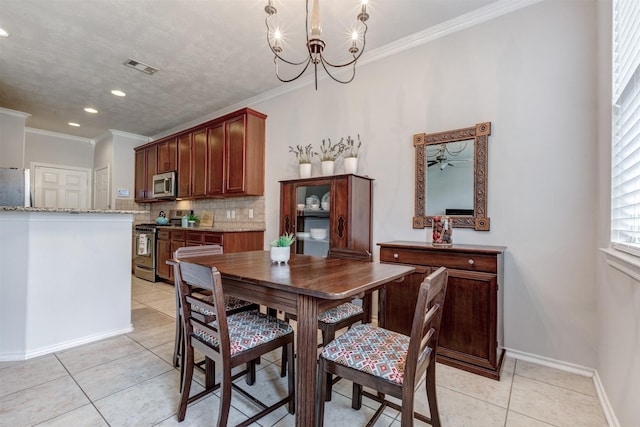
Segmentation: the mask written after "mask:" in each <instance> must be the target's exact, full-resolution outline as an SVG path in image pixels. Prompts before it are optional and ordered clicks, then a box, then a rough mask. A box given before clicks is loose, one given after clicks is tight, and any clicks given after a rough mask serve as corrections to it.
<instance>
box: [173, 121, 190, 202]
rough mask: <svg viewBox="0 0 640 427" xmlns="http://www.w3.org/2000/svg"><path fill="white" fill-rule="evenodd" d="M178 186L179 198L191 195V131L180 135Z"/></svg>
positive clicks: (177, 193) (177, 194)
mask: <svg viewBox="0 0 640 427" xmlns="http://www.w3.org/2000/svg"><path fill="white" fill-rule="evenodd" d="M177 139H178V173H177V178H176V179H177V181H178V188H177V189H176V196H177V197H179V198H185V197H189V196H190V195H191V132H189V133H186V134H183V135H180V136H178V138H177Z"/></svg>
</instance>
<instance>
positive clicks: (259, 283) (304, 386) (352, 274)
mask: <svg viewBox="0 0 640 427" xmlns="http://www.w3.org/2000/svg"><path fill="white" fill-rule="evenodd" d="M189 262H192V263H195V264H199V265H204V266H207V267H215V268H216V269H217V270H218V271H219V272H220V275H221V276H222V286H223V290H224V293H225V295H231V296H235V297H238V298H242V299H244V300H247V301H251V302H255V303H258V304H261V305H263V306H266V307H268V308H269V309H273V310H280V311H284V312H287V313H291V314H295V315H296V316H297V343H296V365H297V368H296V399H295V404H296V406H295V408H296V414H295V422H296V425H297V426H305V427H307V426H313V425H315V423H316V420H315V417H316V406H315V405H316V399H315V397H316V383H317V373H316V372H317V348H318V332H317V329H318V313H321V312H322V311H324V310H327V309H329V308H332V307H335V306H337V305H339V304H341V303H343V302H345V301H349V300H352V299H354V298H356V297H359V296H363V295H365V294H367V293H370V292H373V291H375V290H378V289H384V285H385V284H386V283H389V282H392V281H400V280H402V279H403V278H404V277H405V276H406V275H407V274H410V273H412V272H413V271H414V270H415V268H414V267H411V266H404V265H395V264H381V263H374V262H368V261H361V260H354V259H332V258H324V257H319V256H309V255H300V254H291V257H290V259H289V261H288V262H287V263H274V262H272V261H271V257H270V253H269V251H251V252H237V253H225V254H221V255H207V256H200V257H192V258H191V257H190V258H189Z"/></svg>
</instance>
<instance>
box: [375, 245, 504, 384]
mask: <svg viewBox="0 0 640 427" xmlns="http://www.w3.org/2000/svg"><path fill="white" fill-rule="evenodd" d="M378 245H379V246H380V262H383V263H393V264H406V265H412V266H415V267H416V271H415V273H413V274H412V275H410V276H408V277H407V278H405V280H404V281H403V282H400V283H391V284H388V285H387V288H386V292H385V294H384V296H383V298H384V300H383V301H381V302H382V304H381V306H382V311H381V313H380V317H381V321H382V322H384V325H385V327H387V328H389V329H391V330H394V331H397V332H400V333H403V334H407V335H409V334H410V329H411V322H412V319H413V312H414V310H415V302H416V299H417V295H418V288H419V287H420V283H422V281H423V280H424V277H425V276H426V275H428V274H429V273H431V272H432V271H434V270H435V269H437V268H438V267H441V266H444V267H447V269H448V271H449V281H448V284H447V296H446V299H445V304H444V310H443V312H442V326H441V329H440V339H439V345H438V361H439V362H441V363H444V364H446V365H450V366H454V367H456V368H460V369H464V370H466V371H469V372H473V373H475V374H479V375H483V376H485V377H489V378H493V379H496V380H499V379H500V372H501V369H502V362H503V359H504V348H503V329H504V328H503V321H502V301H503V258H504V252H505V250H506V248H505V247H503V246H476V245H453V246H452V247H435V246H433V245H432V244H431V243H427V242H410V241H393V242H385V243H378Z"/></svg>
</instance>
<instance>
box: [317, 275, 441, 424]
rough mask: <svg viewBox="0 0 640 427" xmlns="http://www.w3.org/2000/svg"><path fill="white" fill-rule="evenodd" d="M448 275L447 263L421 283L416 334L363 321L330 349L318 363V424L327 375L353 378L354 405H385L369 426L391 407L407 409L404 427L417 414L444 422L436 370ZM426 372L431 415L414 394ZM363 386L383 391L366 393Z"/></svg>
mask: <svg viewBox="0 0 640 427" xmlns="http://www.w3.org/2000/svg"><path fill="white" fill-rule="evenodd" d="M447 279H448V272H447V270H446V268H444V267H441V268H439V269H438V270H437V271H435V272H434V273H432V274H430V275H429V276H427V278H425V280H424V281H423V282H422V284H421V285H420V290H419V292H418V300H417V303H416V309H415V313H414V317H413V324H412V327H411V335H410V336H406V335H403V334H400V333H398V332H393V331H390V330H387V329H384V328H381V327H375V326H371V325H370V324H363V325H357V326H354V327H352V328H351V329H349V330H348V331H347V332H345V333H344V334H342V335H341V336H339V337H338V338H336V339H335V340H333V341H332V342H330V343H328V344H327V345H326V346H325V347H324V349H323V350H322V353H321V354H320V362H319V366H318V398H317V399H318V400H317V405H318V423H317V424H318V426H322V425H323V422H324V419H323V418H324V399H323V398H322V396H324V394H325V393H326V390H327V374H333V375H338V376H340V377H342V378H346V379H349V380H351V381H353V396H352V403H351V406H352V407H353V408H354V409H360V407H361V406H362V396H366V397H368V398H371V399H373V400H375V401H377V402H379V403H381V405H380V407H379V409H378V410H377V411H376V413H375V414H374V416H373V418H372V419H371V420H370V421H369V424H367V425H368V426H370V425H373V424H374V423H375V422H376V420H377V419H378V417H379V416H380V414H382V412H383V411H384V409H385V407H387V406H389V407H392V408H394V409H396V410H398V411H400V412H401V426H402V427H408V426H412V425H413V418H414V417H415V418H417V419H419V420H420V421H424V422H427V423H429V424H431V425H433V426H440V416H439V413H438V403H437V399H436V377H435V373H436V371H435V369H436V349H437V348H438V336H439V333H440V323H441V319H442V308H443V307H444V299H445V295H446V291H447ZM425 373H426V378H425V386H426V391H427V401H428V404H429V411H430V416H431V417H430V418H428V417H426V416H425V415H423V414H419V413H417V412H414V409H413V408H414V393H415V390H416V388H417V387H418V385H419V384H420V381H421V379H422V376H423V375H424V374H425ZM363 386H364V387H368V388H372V389H374V390H376V391H377V392H378V393H377V394H372V393H369V392H367V391H364V390H363V389H362V388H363ZM387 394H388V395H390V396H393V397H395V398H397V399H400V400H401V402H402V405H401V406H400V405H397V404H395V403H393V402H390V401H388V400H387V399H386V398H385V395H387Z"/></svg>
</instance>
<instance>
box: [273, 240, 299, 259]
mask: <svg viewBox="0 0 640 427" xmlns="http://www.w3.org/2000/svg"><path fill="white" fill-rule="evenodd" d="M295 241H296V238H295V236H294V235H293V233H284V234H283V235H282V236H280V237H278V238H277V239H276V240H274V241H273V242H271V261H272V262H277V263H278V264H280V263H281V262H287V261H289V257H290V256H291V249H290V248H289V247H290V246H291V245H292V244H293V242H295Z"/></svg>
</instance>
